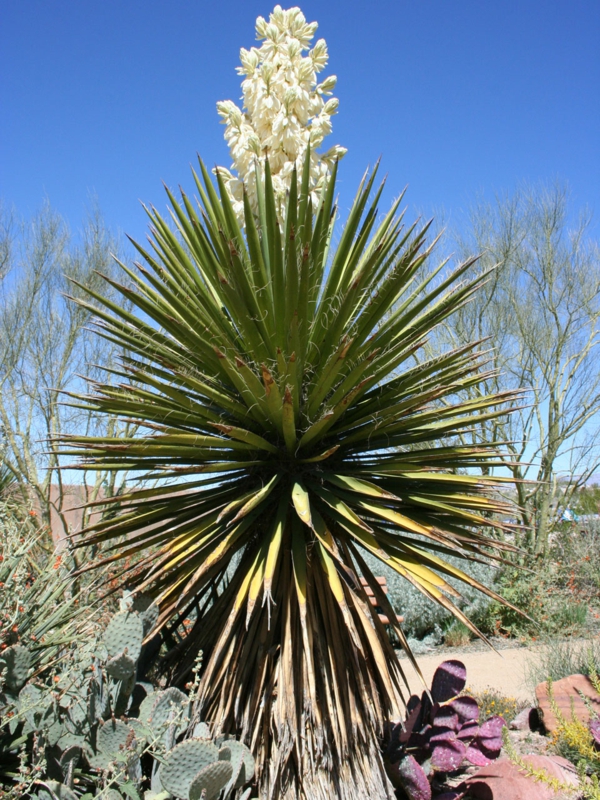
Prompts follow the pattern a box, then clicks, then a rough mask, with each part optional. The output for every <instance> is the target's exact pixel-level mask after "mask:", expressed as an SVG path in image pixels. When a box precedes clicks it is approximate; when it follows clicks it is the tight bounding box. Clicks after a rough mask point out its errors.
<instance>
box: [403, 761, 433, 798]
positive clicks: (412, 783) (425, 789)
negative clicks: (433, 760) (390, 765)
mask: <svg viewBox="0 0 600 800" xmlns="http://www.w3.org/2000/svg"><path fill="white" fill-rule="evenodd" d="M397 773H398V775H399V777H400V780H401V782H402V787H403V788H404V791H405V792H406V794H407V795H408V797H409V798H410V800H431V786H430V785H429V781H428V780H427V775H426V774H425V771H424V770H423V768H422V767H421V766H420V765H419V764H418V763H417V761H416V760H415V759H414V758H413V757H412V756H405V757H404V758H403V759H402V761H401V762H400V763H399V764H398V767H397Z"/></svg>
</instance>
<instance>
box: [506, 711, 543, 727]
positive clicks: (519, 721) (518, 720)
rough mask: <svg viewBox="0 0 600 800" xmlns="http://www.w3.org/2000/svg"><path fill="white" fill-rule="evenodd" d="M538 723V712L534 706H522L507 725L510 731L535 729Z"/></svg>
mask: <svg viewBox="0 0 600 800" xmlns="http://www.w3.org/2000/svg"><path fill="white" fill-rule="evenodd" d="M538 725H539V714H538V710H537V708H536V707H535V706H529V707H528V708H524V709H523V711H521V712H520V713H519V714H517V716H516V717H515V718H514V719H513V721H512V722H511V723H510V725H509V726H508V727H509V728H510V729H511V731H535V730H536V729H537V727H538Z"/></svg>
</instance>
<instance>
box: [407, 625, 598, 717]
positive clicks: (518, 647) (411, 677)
mask: <svg viewBox="0 0 600 800" xmlns="http://www.w3.org/2000/svg"><path fill="white" fill-rule="evenodd" d="M586 642H587V640H573V645H574V646H584V645H585V644H586ZM494 645H495V646H496V647H497V648H498V650H497V652H494V651H493V650H490V649H489V648H488V647H487V646H485V645H483V643H481V642H475V643H473V644H471V645H468V646H466V647H436V648H435V650H434V651H433V652H432V653H427V654H426V655H422V656H417V657H416V658H417V662H418V664H419V666H420V668H421V671H422V672H423V677H424V678H425V682H426V683H427V686H430V685H431V679H432V677H433V673H434V672H435V670H436V668H437V667H438V666H439V665H440V664H441V663H442V661H447V660H449V659H458V660H459V661H462V662H463V663H464V665H465V666H466V668H467V686H468V687H469V689H471V690H472V691H474V692H481V691H483V690H485V689H490V688H491V689H494V690H495V691H498V692H501V693H502V694H503V695H505V696H506V697H514V698H515V699H516V700H519V701H522V702H531V703H533V702H534V687H533V686H532V685H531V684H530V682H529V681H528V678H527V674H528V666H529V664H531V662H532V660H533V659H535V657H536V653H539V652H540V651H541V650H542V649H543V648H544V647H547V646H548V645H543V644H537V643H533V644H531V645H529V646H524V645H522V644H517V643H512V642H506V641H504V640H501V641H500V642H494ZM401 663H402V667H403V669H405V670H406V677H407V679H408V683H409V686H410V688H411V691H412V692H413V693H418V694H420V693H421V691H422V688H423V686H422V683H421V682H420V679H419V677H418V675H417V674H416V672H415V671H414V669H413V668H412V667H411V665H410V662H408V660H407V659H406V658H405V657H404V655H402V656H401Z"/></svg>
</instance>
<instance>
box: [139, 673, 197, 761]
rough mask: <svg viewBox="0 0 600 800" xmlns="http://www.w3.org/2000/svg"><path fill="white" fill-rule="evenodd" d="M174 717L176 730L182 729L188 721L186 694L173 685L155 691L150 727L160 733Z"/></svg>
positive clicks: (187, 699) (149, 720)
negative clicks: (161, 690)
mask: <svg viewBox="0 0 600 800" xmlns="http://www.w3.org/2000/svg"><path fill="white" fill-rule="evenodd" d="M175 719H177V720H178V725H177V730H178V731H182V730H183V729H184V727H185V726H186V725H187V724H188V721H189V698H188V696H187V695H186V694H184V693H183V692H180V691H179V689H175V688H174V687H171V688H170V689H165V690H164V691H163V692H157V693H156V699H155V700H154V704H153V706H152V711H151V712H150V715H149V718H148V722H149V724H150V727H151V728H152V730H153V731H154V732H155V733H161V732H163V731H164V730H165V729H166V728H167V727H168V726H169V724H170V723H172V722H173V721H174V720H175ZM196 771H197V770H196Z"/></svg>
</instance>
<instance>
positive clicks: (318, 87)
mask: <svg viewBox="0 0 600 800" xmlns="http://www.w3.org/2000/svg"><path fill="white" fill-rule="evenodd" d="M316 30H317V23H316V22H311V23H307V22H306V18H305V17H304V14H303V13H302V12H301V11H300V9H299V8H296V7H295V8H289V9H287V10H284V9H282V8H281V6H279V5H277V6H275V8H274V9H273V12H272V13H271V15H270V16H269V20H268V21H267V20H265V19H264V18H263V17H258V19H257V20H256V38H257V39H258V40H259V41H260V42H262V44H261V46H260V47H258V48H257V47H252V48H251V49H250V50H246V49H245V48H242V49H241V50H240V62H241V66H240V67H238V68H237V72H238V74H239V75H242V76H244V79H243V81H242V94H243V103H244V104H243V109H241V108H239V106H237V105H236V104H235V103H233V102H232V101H231V100H225V101H222V102H219V103H217V112H218V114H219V116H220V117H221V121H222V122H223V124H224V125H225V141H226V142H227V144H228V146H229V152H230V154H231V157H232V159H233V164H232V165H231V171H230V170H226V169H224V168H222V167H219V168H218V170H219V173H220V175H221V177H222V178H223V180H224V182H225V185H226V187H227V190H228V193H229V195H230V197H231V200H232V203H233V206H234V210H235V213H236V215H237V216H238V218H239V219H240V221H241V222H242V223H243V219H244V204H243V195H244V190H245V191H246V193H247V195H248V199H249V200H250V204H251V207H252V208H253V210H254V211H255V212H257V211H258V202H257V196H256V170H257V168H258V169H259V170H260V172H261V173H262V174H263V175H264V165H265V159H266V158H268V159H269V166H270V168H271V174H272V176H273V188H274V191H275V195H276V202H277V210H278V214H279V216H280V219H281V217H282V215H283V209H284V207H285V199H286V195H287V193H288V191H289V187H290V181H291V176H292V172H293V169H294V166H296V167H297V168H298V170H301V169H302V165H303V163H304V157H305V154H306V149H307V147H308V145H309V143H310V146H311V159H310V190H311V196H312V201H313V205H316V204H317V203H318V202H319V195H320V192H321V190H322V188H323V186H324V185H325V183H326V180H327V176H328V174H329V171H330V169H331V167H332V166H333V164H334V162H335V161H336V159H339V158H341V157H342V156H343V155H344V154H345V152H346V150H345V148H343V147H340V146H339V145H335V146H334V147H332V148H330V149H329V150H328V151H327V152H326V153H324V154H320V153H317V152H316V148H317V147H319V146H320V144H321V143H322V141H323V139H324V138H325V137H326V136H328V135H329V134H330V133H331V117H332V115H333V114H335V113H336V112H337V108H338V105H339V101H338V100H337V99H336V98H334V97H329V96H330V95H331V93H332V91H333V89H334V88H335V84H336V77H335V76H334V75H332V76H330V77H328V78H325V80H324V81H322V82H321V83H320V84H318V83H317V73H319V72H321V71H322V70H323V69H324V68H325V66H326V65H327V60H328V53H327V44H326V43H325V40H324V39H319V40H318V41H317V42H316V44H315V45H314V47H313V48H312V50H310V49H309V48H310V45H311V42H312V40H313V38H314V35H315V32H316ZM307 51H308V52H307ZM305 54H306V55H305ZM327 97H329V99H327V101H325V100H324V98H327Z"/></svg>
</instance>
